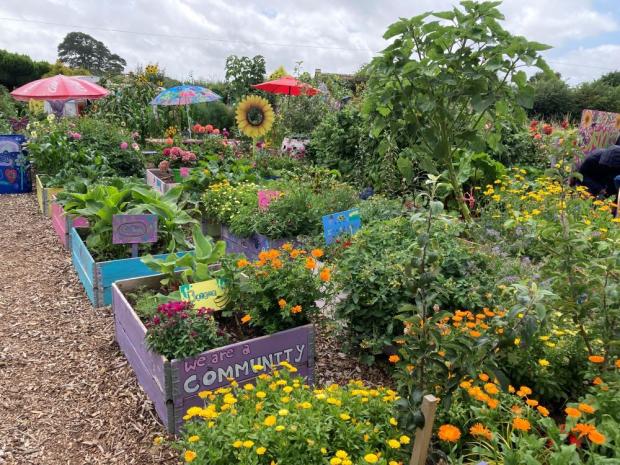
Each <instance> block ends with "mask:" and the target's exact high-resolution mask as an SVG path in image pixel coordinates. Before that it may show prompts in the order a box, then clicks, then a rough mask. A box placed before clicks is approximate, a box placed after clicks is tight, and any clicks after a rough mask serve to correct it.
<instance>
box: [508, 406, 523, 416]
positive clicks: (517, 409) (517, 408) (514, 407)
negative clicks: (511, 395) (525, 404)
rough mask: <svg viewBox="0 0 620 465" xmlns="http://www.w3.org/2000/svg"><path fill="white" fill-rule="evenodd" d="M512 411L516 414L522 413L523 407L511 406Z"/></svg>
mask: <svg viewBox="0 0 620 465" xmlns="http://www.w3.org/2000/svg"><path fill="white" fill-rule="evenodd" d="M510 411H511V412H512V413H514V414H515V415H520V414H521V411H522V408H521V407H520V406H518V405H513V406H512V407H510Z"/></svg>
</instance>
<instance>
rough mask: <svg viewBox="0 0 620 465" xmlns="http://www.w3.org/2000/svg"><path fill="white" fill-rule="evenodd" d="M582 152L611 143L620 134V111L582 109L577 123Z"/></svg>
mask: <svg viewBox="0 0 620 465" xmlns="http://www.w3.org/2000/svg"><path fill="white" fill-rule="evenodd" d="M579 133H580V135H581V143H582V147H583V152H584V153H585V154H586V155H587V154H588V153H590V152H592V151H593V150H596V149H602V148H605V147H609V146H610V145H612V144H613V143H614V142H615V141H616V140H617V139H618V136H619V135H620V113H609V112H605V111H596V110H583V112H582V113H581V123H580V125H579Z"/></svg>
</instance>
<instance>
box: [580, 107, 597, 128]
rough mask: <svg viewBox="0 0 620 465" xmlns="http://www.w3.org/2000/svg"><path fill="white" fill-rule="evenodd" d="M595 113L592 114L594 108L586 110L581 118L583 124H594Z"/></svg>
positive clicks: (584, 125) (586, 125)
mask: <svg viewBox="0 0 620 465" xmlns="http://www.w3.org/2000/svg"><path fill="white" fill-rule="evenodd" d="M593 117H594V116H593V115H592V110H586V111H584V113H583V117H582V119H581V125H582V126H583V127H586V128H589V127H590V126H591V125H592V119H593Z"/></svg>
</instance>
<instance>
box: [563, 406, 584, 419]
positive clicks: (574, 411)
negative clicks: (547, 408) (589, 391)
mask: <svg viewBox="0 0 620 465" xmlns="http://www.w3.org/2000/svg"><path fill="white" fill-rule="evenodd" d="M564 411H565V412H566V415H568V416H569V417H571V418H579V417H580V416H581V412H580V411H579V410H577V409H576V408H574V407H566V408H565V409H564Z"/></svg>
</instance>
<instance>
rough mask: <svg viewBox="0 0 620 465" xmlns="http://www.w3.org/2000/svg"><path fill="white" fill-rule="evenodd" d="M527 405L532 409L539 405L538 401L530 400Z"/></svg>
mask: <svg viewBox="0 0 620 465" xmlns="http://www.w3.org/2000/svg"><path fill="white" fill-rule="evenodd" d="M525 403H526V404H527V405H529V406H530V407H536V406H537V405H538V401H537V400H536V399H528V400H526V401H525Z"/></svg>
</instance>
